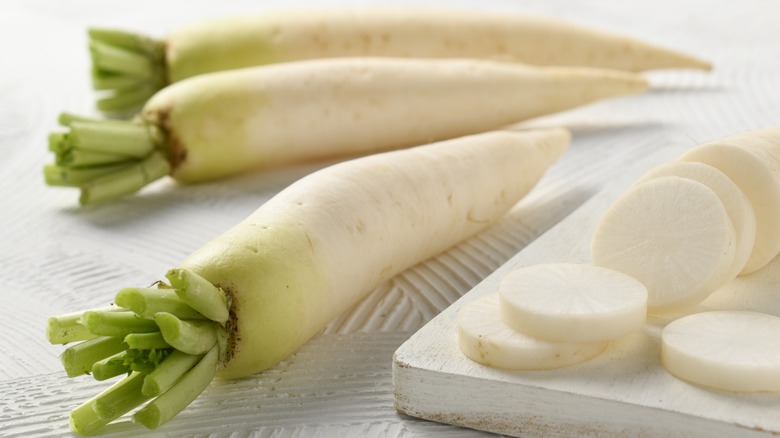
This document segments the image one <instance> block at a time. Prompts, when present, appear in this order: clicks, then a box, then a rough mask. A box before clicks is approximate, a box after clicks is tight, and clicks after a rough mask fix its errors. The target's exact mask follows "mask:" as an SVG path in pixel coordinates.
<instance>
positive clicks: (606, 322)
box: [499, 263, 647, 342]
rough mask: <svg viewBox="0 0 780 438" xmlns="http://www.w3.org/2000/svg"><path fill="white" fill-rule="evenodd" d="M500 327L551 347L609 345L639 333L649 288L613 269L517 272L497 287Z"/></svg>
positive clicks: (558, 266) (570, 266) (571, 266)
mask: <svg viewBox="0 0 780 438" xmlns="http://www.w3.org/2000/svg"><path fill="white" fill-rule="evenodd" d="M499 297H500V306H499V307H500V314H501V321H503V322H504V324H506V325H507V326H508V327H511V328H512V329H513V330H516V331H519V332H521V333H525V334H527V335H529V336H532V337H534V338H537V339H541V340H545V341H550V342H596V341H609V340H613V339H617V338H619V337H622V336H625V335H628V334H630V333H632V332H634V331H636V330H638V329H639V328H641V327H642V326H643V325H644V323H645V320H646V315H647V288H646V287H645V286H644V285H643V284H642V283H641V282H639V280H637V279H635V278H633V277H630V276H628V275H626V274H623V273H621V272H618V271H614V270H612V269H606V268H602V267H598V266H593V265H585V264H576V263H545V264H540V265H533V266H527V267H523V268H519V269H516V270H514V271H512V272H510V273H509V274H507V275H506V276H505V277H504V278H503V280H502V281H501V284H500V286H499Z"/></svg>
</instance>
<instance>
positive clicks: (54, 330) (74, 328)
mask: <svg viewBox="0 0 780 438" xmlns="http://www.w3.org/2000/svg"><path fill="white" fill-rule="evenodd" d="M119 310H121V309H120V308H119V307H116V306H106V307H100V308H97V309H89V310H86V311H81V312H73V313H68V314H65V315H59V316H52V317H51V318H49V320H48V321H47V324H46V339H48V341H49V342H50V343H52V344H67V343H70V342H76V341H86V340H88V339H92V338H95V337H97V335H95V334H93V333H91V332H90V331H89V329H87V328H86V327H84V326H83V325H82V324H81V317H82V316H83V315H84V312H90V311H100V312H116V311H119Z"/></svg>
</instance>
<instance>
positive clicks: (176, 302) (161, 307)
mask: <svg viewBox="0 0 780 438" xmlns="http://www.w3.org/2000/svg"><path fill="white" fill-rule="evenodd" d="M212 287H213V286H212ZM114 301H115V303H116V305H117V306H121V307H125V308H127V309H130V310H132V311H133V312H135V313H136V314H137V315H139V316H140V317H141V318H146V319H152V318H154V315H155V314H157V313H159V312H166V313H172V314H174V315H176V316H177V317H179V318H182V319H203V318H204V316H203V315H201V314H200V313H199V312H198V311H196V310H194V309H193V308H192V307H191V306H190V305H188V304H187V303H185V302H184V301H183V300H182V299H180V298H179V296H178V295H177V291H175V290H173V289H152V288H137V287H129V288H125V289H122V290H121V291H119V293H118V294H117V295H116V297H115V300H114ZM221 305H222V306H223V307H224V306H225V302H224V301H223V302H222V303H221Z"/></svg>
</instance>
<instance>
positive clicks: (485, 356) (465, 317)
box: [458, 293, 608, 370]
mask: <svg viewBox="0 0 780 438" xmlns="http://www.w3.org/2000/svg"><path fill="white" fill-rule="evenodd" d="M498 312H499V311H498V294H497V293H495V294H490V295H486V296H484V297H481V298H478V299H476V300H474V301H471V302H469V303H467V304H465V305H464V306H463V308H461V309H460V312H459V313H458V347H460V350H461V351H462V352H463V354H465V355H466V357H468V358H469V359H471V360H473V361H474V362H477V363H481V364H483V365H488V366H492V367H497V368H504V369H511V370H543V369H552V368H560V367H565V366H569V365H574V364H576V363H580V362H584V361H586V360H588V359H591V358H593V357H595V356H597V355H598V354H599V353H601V352H602V351H604V349H605V348H607V344H608V343H607V342H606V341H601V342H584V343H563V342H561V343H557V342H546V341H542V340H538V339H535V338H532V337H530V336H528V335H525V334H522V333H520V332H517V331H515V330H512V329H511V328H509V327H508V326H507V325H506V324H504V323H503V322H501V318H500V317H499V313H498Z"/></svg>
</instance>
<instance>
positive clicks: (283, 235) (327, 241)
mask: <svg viewBox="0 0 780 438" xmlns="http://www.w3.org/2000/svg"><path fill="white" fill-rule="evenodd" d="M569 139H570V135H569V133H568V132H567V131H565V130H560V129H556V130H544V131H529V132H510V131H503V132H491V133H486V134H480V135H474V136H470V137H464V138H460V139H455V140H449V141H445V142H440V143H437V144H432V145H428V146H422V147H417V148H412V149H408V150H402V151H395V152H387V153H384V154H377V155H372V156H368V157H363V158H359V159H356V160H352V161H348V162H344V163H341V164H337V165H334V166H331V167H329V168H326V169H323V170H321V171H318V172H315V173H313V174H310V175H309V176H307V177H304V178H303V179H301V180H299V181H297V182H296V183H294V184H292V185H291V186H289V187H288V188H286V189H285V190H283V191H282V192H280V193H279V194H278V195H277V196H275V197H274V198H272V199H271V200H269V201H268V202H267V203H265V204H264V205H263V206H261V207H260V208H259V209H258V210H257V211H255V212H254V213H253V214H252V215H250V216H249V217H248V218H247V219H246V220H244V221H243V222H241V223H240V224H238V225H237V226H236V227H234V228H233V229H231V230H229V231H228V232H227V233H225V234H224V235H222V236H220V237H218V238H217V239H215V240H213V241H212V242H210V243H208V244H206V245H205V246H204V247H203V248H201V249H200V250H198V251H197V252H195V253H194V254H193V255H192V256H191V257H190V258H188V259H187V260H186V261H185V262H184V263H183V264H182V266H181V267H182V268H187V269H192V270H193V271H195V272H197V273H199V274H200V275H202V276H203V277H204V278H206V279H207V280H209V281H210V282H211V283H213V284H215V285H217V286H219V287H221V288H223V289H224V290H225V291H226V292H227V293H228V294H229V295H230V296H231V297H232V309H231V310H232V311H233V312H234V315H235V321H234V323H235V324H236V325H235V329H234V331H233V333H232V339H231V341H232V345H231V346H230V347H229V348H230V353H229V355H228V358H227V362H226V363H225V367H224V369H223V370H222V371H221V375H222V376H225V377H240V376H245V375H249V374H253V373H256V372H259V371H262V370H263V369H266V368H268V367H270V366H272V365H274V364H275V363H277V362H278V361H280V360H282V359H283V358H285V357H287V356H288V355H289V354H291V353H292V352H294V351H295V350H296V349H297V348H298V347H299V346H300V345H302V344H303V343H304V342H306V341H307V340H308V339H309V338H310V337H311V336H313V335H314V334H315V333H317V332H318V331H319V330H320V329H321V328H322V327H323V326H324V325H325V324H327V323H328V322H329V321H331V320H332V319H333V318H334V317H336V316H338V315H339V314H341V313H342V312H344V311H346V310H347V309H349V308H351V307H352V306H353V305H354V304H356V303H357V301H358V300H360V299H361V298H362V297H363V296H364V295H365V294H366V293H367V292H369V291H370V290H372V289H373V288H374V287H375V286H376V285H378V284H379V283H380V282H382V281H384V280H386V279H388V278H390V277H392V276H393V275H395V274H397V273H398V272H401V271H402V270H404V269H406V268H408V267H410V266H412V265H414V264H416V263H418V262H420V261H423V260H425V259H427V258H429V257H431V256H434V255H436V254H438V253H440V252H442V251H443V250H445V249H447V248H449V247H451V246H453V245H455V244H456V243H458V242H460V241H462V240H463V239H465V238H467V237H469V236H471V235H473V234H474V233H476V232H477V231H479V230H481V229H483V228H484V227H486V226H487V225H488V224H490V223H492V222H493V221H495V220H497V219H498V218H499V217H500V216H502V215H503V214H504V213H506V211H508V210H509V209H510V208H511V207H512V206H513V205H514V204H515V203H517V201H518V200H519V199H521V198H522V197H523V196H524V195H525V194H526V193H527V192H528V191H529V190H530V189H531V188H532V187H533V186H534V185H535V184H536V182H537V181H538V180H539V178H540V177H541V176H542V175H543V174H544V172H545V170H546V169H547V168H548V167H549V166H550V165H551V164H552V163H553V162H554V161H555V160H556V158H557V157H558V156H559V155H560V154H562V153H563V151H564V150H565V149H566V148H567V146H568V143H569Z"/></svg>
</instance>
